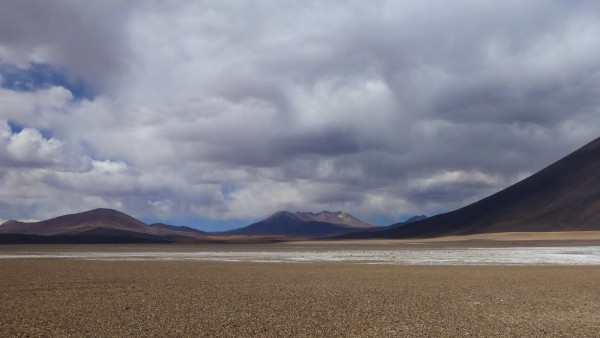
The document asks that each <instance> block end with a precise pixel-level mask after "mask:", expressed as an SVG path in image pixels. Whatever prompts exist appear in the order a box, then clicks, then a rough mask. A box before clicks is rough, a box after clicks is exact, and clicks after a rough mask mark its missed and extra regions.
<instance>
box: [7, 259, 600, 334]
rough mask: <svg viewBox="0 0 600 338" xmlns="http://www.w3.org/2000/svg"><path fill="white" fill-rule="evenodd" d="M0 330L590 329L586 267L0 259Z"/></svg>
mask: <svg viewBox="0 0 600 338" xmlns="http://www.w3.org/2000/svg"><path fill="white" fill-rule="evenodd" d="M0 271H1V272H2V273H1V274H0V336H3V337H26V336H30V337H36V336H96V337H100V336H107V337H109V336H111V337H114V336H157V337H166V336H205V337H226V336H228V337H235V336H260V337H265V336H266V337H268V336H326V337H333V336H357V337H365V336H376V337H387V336H406V335H410V336H425V335H430V336H457V335H461V336H466V335H477V336H548V335H576V336H594V335H597V333H598V332H599V331H600V292H598V288H599V285H600V267H597V266H403V265H366V264H337V263H304V264H289V263H278V264H273V263H248V262H244V263H236V262H202V261H152V260H148V261H84V260H71V259H4V260H0Z"/></svg>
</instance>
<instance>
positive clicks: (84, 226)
mask: <svg viewBox="0 0 600 338" xmlns="http://www.w3.org/2000/svg"><path fill="white" fill-rule="evenodd" d="M0 233H2V234H20V235H36V236H71V237H73V236H75V237H85V238H88V239H91V238H93V237H99V238H103V239H106V238H110V237H121V238H134V239H148V240H153V241H154V240H170V239H177V238H185V237H198V236H201V235H202V234H204V233H202V232H201V231H199V230H196V229H192V228H187V227H175V226H170V225H166V224H155V225H147V224H145V223H143V222H141V221H139V220H137V219H135V218H133V217H131V216H129V215H127V214H124V213H122V212H119V211H116V210H112V209H95V210H90V211H86V212H81V213H77V214H71V215H64V216H60V217H56V218H52V219H49V220H46V221H41V222H31V223H29V222H18V221H8V222H6V223H4V224H2V225H0ZM61 238H62V237H61Z"/></svg>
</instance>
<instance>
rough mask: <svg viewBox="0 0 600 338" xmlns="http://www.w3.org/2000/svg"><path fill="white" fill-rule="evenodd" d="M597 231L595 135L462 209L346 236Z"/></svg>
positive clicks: (599, 177)
mask: <svg viewBox="0 0 600 338" xmlns="http://www.w3.org/2000/svg"><path fill="white" fill-rule="evenodd" d="M586 230H587V231H589V230H600V138H598V139H596V140H594V141H592V142H590V143H588V144H587V145H585V146H583V147H582V148H580V149H579V150H577V151H575V152H573V153H571V154H570V155H568V156H566V157H564V158H563V159H561V160H559V161H558V162H556V163H554V164H552V165H550V166H549V167H547V168H545V169H543V170H541V171H539V172H538V173H536V174H534V175H532V176H530V177H528V178H526V179H524V180H522V181H521V182H518V183H516V184H514V185H512V186H510V187H508V188H506V189H504V190H502V191H500V192H498V193H496V194H493V195H491V196H489V197H487V198H484V199H482V200H480V201H478V202H475V203H473V204H471V205H468V206H466V207H463V208H461V209H458V210H455V211H452V212H448V213H445V214H440V215H437V216H433V217H429V218H427V219H424V220H421V221H417V222H412V223H410V224H396V225H392V226H389V227H386V228H383V229H382V230H381V231H369V232H361V233H353V234H350V235H347V236H346V237H347V238H417V237H421V238H426V237H437V236H448V235H468V234H481V233H502V232H549V231H553V232H554V231H556V232H560V231H586Z"/></svg>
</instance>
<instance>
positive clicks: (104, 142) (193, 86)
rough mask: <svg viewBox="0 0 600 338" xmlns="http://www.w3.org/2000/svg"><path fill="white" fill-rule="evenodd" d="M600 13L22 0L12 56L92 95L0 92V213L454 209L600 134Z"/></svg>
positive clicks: (4, 30)
mask: <svg viewBox="0 0 600 338" xmlns="http://www.w3.org/2000/svg"><path fill="white" fill-rule="evenodd" d="M598 13H600V11H599V10H598V5H596V4H593V3H590V2H578V3H568V2H560V3H559V2H554V3H548V2H546V1H532V2H526V3H525V2H522V1H505V2H502V3H495V4H480V3H476V2H472V1H458V2H453V3H451V4H450V3H448V2H445V1H434V2H414V1H376V2H372V3H368V4H367V3H365V2H358V1H345V2H343V3H338V2H327V3H325V2H319V1H307V2H306V1H305V2H298V3H293V4H291V3H287V2H285V3H284V2H281V3H279V2H258V3H253V4H251V5H249V4H246V3H240V2H227V3H217V2H215V3H205V2H195V1H182V2H177V3H176V4H175V3H172V2H143V3H142V2H139V3H137V2H122V1H104V2H102V3H99V4H94V5H89V4H85V5H82V4H77V3H73V2H70V1H57V2H53V3H52V4H49V3H46V2H44V1H39V2H37V3H36V4H35V6H25V5H23V4H22V2H20V1H8V2H7V3H5V4H4V5H3V11H2V12H1V13H0V61H1V62H3V63H5V64H10V65H14V66H18V67H22V68H27V66H28V65H29V64H30V63H31V62H38V63H44V64H50V65H51V66H53V67H55V68H56V69H58V70H59V71H61V72H63V73H64V74H65V76H66V77H67V78H69V79H73V80H83V81H84V82H85V83H86V85H88V86H90V87H91V88H93V92H94V96H93V97H92V98H90V99H86V100H75V99H74V96H73V93H71V92H70V91H69V90H67V89H65V88H63V87H60V86H58V85H55V86H50V87H47V88H43V89H39V90H36V91H33V92H23V91H16V90H12V89H9V88H0V116H1V118H0V143H1V144H0V146H1V147H0V158H1V159H2V163H1V164H0V191H2V192H1V193H0V208H2V209H7V210H11V211H10V212H11V215H10V217H13V216H14V218H17V217H39V218H44V217H46V216H50V215H56V213H58V212H63V211H68V212H73V211H81V210H83V209H86V208H93V207H99V206H107V207H118V208H122V209H124V211H127V212H130V213H132V214H134V215H137V216H147V217H152V216H155V215H160V217H163V218H164V219H169V217H182V218H193V217H202V218H214V219H229V218H245V217H249V218H256V217H260V216H265V215H266V214H268V213H270V212H272V211H275V210H277V209H287V208H290V209H296V210H309V211H319V210H322V209H343V210H346V211H349V212H352V213H356V214H359V215H367V216H369V217H389V218H394V217H399V215H407V214H421V213H430V212H439V211H443V210H449V209H452V208H455V207H459V206H460V205H461V203H467V202H470V201H473V200H474V199H476V198H479V197H483V196H485V194H488V193H490V192H493V191H495V190H497V189H500V188H502V187H504V186H506V185H508V184H510V183H512V182H514V181H515V180H516V179H517V177H519V175H520V173H523V172H527V173H529V172H534V171H536V170H539V169H541V168H542V167H543V166H544V165H547V164H549V163H551V162H553V161H554V160H556V159H558V158H559V157H560V156H562V155H565V154H566V153H568V152H569V151H572V150H574V149H575V148H576V147H577V146H580V145H583V143H585V142H586V141H589V140H591V139H592V138H594V137H596V136H597V135H598V134H600V127H599V126H600V111H599V110H598V107H600V99H599V98H600V95H599V94H600V93H598V88H600V80H599V77H598V76H597V75H598V74H600V64H599V63H598V62H597V61H596V60H598V59H600V47H598V46H600V43H598V42H600V41H598V39H599V37H600V25H599V24H598V22H600V20H598V19H599V16H598ZM15 18H19V19H18V20H17V19H15ZM73 18H78V20H73ZM106 18H111V20H107V19H106ZM64 22H70V23H71V25H72V26H71V27H72V29H69V30H68V32H67V31H65V30H64ZM7 121H10V122H11V123H14V124H15V125H19V126H22V127H23V129H22V130H19V132H14V131H12V130H11V129H10V126H9V125H8V123H7ZM46 135H52V136H46ZM450 192H454V193H453V194H451V193H450ZM3 217H5V216H4V215H3Z"/></svg>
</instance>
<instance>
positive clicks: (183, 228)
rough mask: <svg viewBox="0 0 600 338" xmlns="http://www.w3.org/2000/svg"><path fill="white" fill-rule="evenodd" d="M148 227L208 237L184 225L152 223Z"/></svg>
mask: <svg viewBox="0 0 600 338" xmlns="http://www.w3.org/2000/svg"><path fill="white" fill-rule="evenodd" d="M149 226H150V227H154V228H158V229H163V230H170V231H179V232H186V233H192V234H199V235H210V234H209V233H208V232H205V231H202V230H198V229H195V228H190V227H186V226H184V225H170V224H164V223H154V224H150V225H149Z"/></svg>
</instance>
